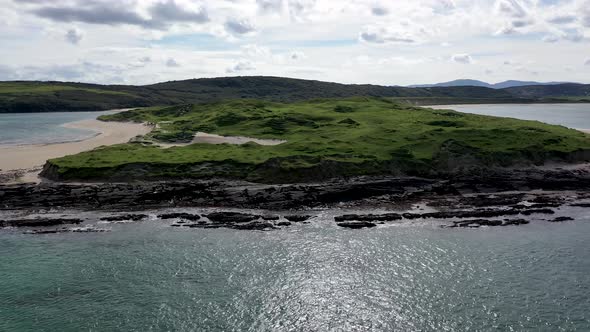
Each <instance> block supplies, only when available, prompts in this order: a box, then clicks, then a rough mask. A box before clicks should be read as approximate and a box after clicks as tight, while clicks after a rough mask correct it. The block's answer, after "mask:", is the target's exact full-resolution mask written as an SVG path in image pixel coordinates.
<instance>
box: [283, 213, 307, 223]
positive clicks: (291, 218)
mask: <svg viewBox="0 0 590 332" xmlns="http://www.w3.org/2000/svg"><path fill="white" fill-rule="evenodd" d="M311 217H312V216H308V215H299V214H297V215H289V216H285V219H287V220H289V221H292V222H302V221H306V220H307V219H309V218H311Z"/></svg>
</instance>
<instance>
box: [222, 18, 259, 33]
mask: <svg viewBox="0 0 590 332" xmlns="http://www.w3.org/2000/svg"><path fill="white" fill-rule="evenodd" d="M224 26H225V30H226V31H227V32H229V33H230V34H232V35H245V34H249V33H251V32H254V31H256V28H255V27H254V25H253V24H252V23H251V22H250V21H249V20H247V19H236V18H230V19H228V20H227V21H226V22H225V24H224Z"/></svg>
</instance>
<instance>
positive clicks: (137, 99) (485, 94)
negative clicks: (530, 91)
mask: <svg viewBox="0 0 590 332" xmlns="http://www.w3.org/2000/svg"><path fill="white" fill-rule="evenodd" d="M353 96H368V97H388V98H394V99H396V100H398V101H401V102H409V103H412V104H418V105H432V104H459V103H485V102H488V103H508V102H512V103H515V102H520V103H523V102H534V101H535V100H536V99H538V98H537V97H534V98H529V97H522V96H518V97H515V96H514V95H513V94H511V93H509V92H508V91H504V90H497V89H489V88H483V87H469V86H463V87H442V88H439V87H437V88H405V87H392V86H379V85H354V84H338V83H329V82H321V81H312V80H300V79H291V78H282V77H266V76H252V77H220V78H203V79H191V80H184V81H172V82H165V83H158V84H153V85H145V86H131V85H97V84H84V83H64V82H24V81H23V82H0V113H11V112H57V111H65V112H67V111H99V110H107V109H114V108H131V107H141V106H162V105H177V104H187V103H204V102H213V101H221V100H228V99H263V100H268V101H275V102H295V101H303V100H310V99H315V98H343V97H353Z"/></svg>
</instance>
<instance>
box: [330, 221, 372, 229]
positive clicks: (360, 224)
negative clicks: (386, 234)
mask: <svg viewBox="0 0 590 332" xmlns="http://www.w3.org/2000/svg"><path fill="white" fill-rule="evenodd" d="M336 225H338V226H340V227H346V228H352V229H359V228H370V227H375V226H377V225H375V224H374V223H372V222H369V221H344V222H339V223H337V224H336Z"/></svg>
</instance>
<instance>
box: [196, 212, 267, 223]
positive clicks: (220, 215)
mask: <svg viewBox="0 0 590 332" xmlns="http://www.w3.org/2000/svg"><path fill="white" fill-rule="evenodd" d="M206 217H207V218H209V220H211V221H213V222H217V223H244V222H249V221H253V220H256V219H260V216H258V215H254V214H248V213H240V212H213V213H209V214H208V215H206Z"/></svg>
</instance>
